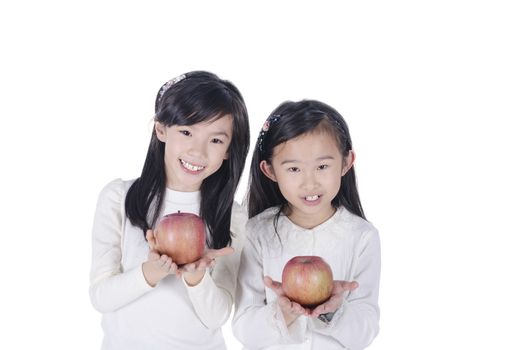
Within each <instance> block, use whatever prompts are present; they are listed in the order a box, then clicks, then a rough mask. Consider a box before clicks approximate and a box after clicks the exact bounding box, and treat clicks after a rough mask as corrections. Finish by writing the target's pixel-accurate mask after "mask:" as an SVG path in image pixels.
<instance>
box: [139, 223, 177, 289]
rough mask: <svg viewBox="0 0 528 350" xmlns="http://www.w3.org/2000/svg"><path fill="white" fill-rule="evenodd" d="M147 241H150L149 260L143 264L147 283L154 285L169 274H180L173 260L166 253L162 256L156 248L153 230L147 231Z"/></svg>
mask: <svg viewBox="0 0 528 350" xmlns="http://www.w3.org/2000/svg"><path fill="white" fill-rule="evenodd" d="M147 242H148V243H149V248H150V251H149V254H148V259H147V261H145V262H144V263H143V265H142V270H143V276H144V277H145V280H146V281H147V283H148V284H149V285H150V286H151V287H154V286H156V285H157V284H158V282H159V281H161V280H162V279H164V278H165V277H166V276H167V275H169V274H176V275H179V271H178V267H177V266H176V264H175V263H174V262H172V259H171V258H170V257H168V256H167V255H165V254H163V255H161V256H160V254H159V253H158V252H157V251H156V250H155V249H154V247H155V238H154V235H153V233H152V230H148V231H147Z"/></svg>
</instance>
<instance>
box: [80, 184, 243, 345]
mask: <svg viewBox="0 0 528 350" xmlns="http://www.w3.org/2000/svg"><path fill="white" fill-rule="evenodd" d="M132 182H133V181H126V182H125V181H122V180H120V179H118V180H115V181H112V182H111V183H109V184H108V185H107V186H106V187H105V188H104V189H103V190H102V191H101V194H100V196H99V200H98V203H97V208H96V212H95V219H94V225H93V234H92V235H93V251H92V253H93V254H92V268H91V273H90V298H91V301H92V304H93V305H94V307H95V308H96V309H97V310H98V311H100V312H101V313H103V320H102V327H103V330H104V339H103V346H102V349H127V350H134V349H138V350H140V349H156V350H165V349H166V350H169V349H171V350H173V349H225V348H226V347H225V342H224V340H223V336H222V333H221V326H222V325H223V324H224V323H225V322H226V321H227V320H228V318H229V315H230V312H231V306H232V304H233V295H234V292H235V285H236V274H237V271H238V265H239V259H240V251H241V248H242V246H243V240H244V225H245V222H246V220H247V214H246V213H245V211H244V210H243V209H242V208H241V207H240V206H239V205H237V204H236V203H235V204H234V205H233V215H232V219H231V231H232V232H233V233H234V237H233V242H232V247H233V248H234V249H235V252H234V253H233V254H231V255H229V256H225V257H221V258H217V264H216V265H215V267H214V269H213V271H212V272H211V271H209V273H206V274H205V276H204V278H203V279H202V281H201V282H200V283H199V284H198V285H196V286H194V287H190V286H188V285H187V284H186V283H185V281H184V280H183V279H182V278H180V279H178V278H176V277H175V276H174V275H169V276H167V277H166V278H165V279H163V280H162V281H160V282H159V283H158V285H157V286H156V287H154V288H152V287H150V286H149V285H148V284H147V282H146V281H145V278H144V276H143V272H142V267H141V266H142V263H143V262H145V261H146V260H147V254H148V244H147V242H146V240H145V238H144V235H143V231H142V230H141V229H139V228H137V227H135V226H132V224H131V223H130V221H129V220H128V218H127V217H126V215H125V210H124V202H125V196H126V192H127V191H128V188H129V187H130V185H131V184H132ZM199 208H200V192H176V191H172V190H169V189H167V190H166V192H165V201H164V203H163V207H162V215H165V214H168V213H173V212H177V211H178V210H179V211H181V212H190V213H195V214H199Z"/></svg>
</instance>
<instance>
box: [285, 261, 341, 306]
mask: <svg viewBox="0 0 528 350" xmlns="http://www.w3.org/2000/svg"><path fill="white" fill-rule="evenodd" d="M333 286H334V277H333V275H332V269H331V268H330V265H328V264H327V263H326V262H325V261H324V260H323V259H322V258H321V257H318V256H296V257H294V258H292V259H290V260H289V261H288V262H287V263H286V265H285V266H284V269H283V271H282V290H283V291H284V293H285V294H286V296H287V297H288V299H290V300H291V301H294V302H296V303H298V304H300V305H302V306H303V307H306V308H314V307H316V306H317V305H320V304H322V303H324V302H325V301H327V300H328V299H329V298H330V296H331V295H332V288H333Z"/></svg>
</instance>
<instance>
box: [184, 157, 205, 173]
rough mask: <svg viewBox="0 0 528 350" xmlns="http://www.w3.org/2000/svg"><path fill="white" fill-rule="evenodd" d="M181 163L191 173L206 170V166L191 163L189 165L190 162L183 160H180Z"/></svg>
mask: <svg viewBox="0 0 528 350" xmlns="http://www.w3.org/2000/svg"><path fill="white" fill-rule="evenodd" d="M180 163H181V165H182V166H183V167H184V168H185V169H187V170H190V171H194V172H196V171H200V170H203V169H204V168H205V166H201V165H194V164H191V163H188V162H186V161H184V160H183V159H180Z"/></svg>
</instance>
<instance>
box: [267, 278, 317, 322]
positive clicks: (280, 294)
mask: <svg viewBox="0 0 528 350" xmlns="http://www.w3.org/2000/svg"><path fill="white" fill-rule="evenodd" d="M264 285H265V286H266V287H268V288H269V289H271V290H272V291H273V292H274V293H275V294H277V304H278V305H279V307H280V309H281V312H282V316H283V317H284V321H285V322H286V325H287V326H289V325H290V324H292V323H293V321H295V320H296V319H297V318H298V317H299V316H301V315H308V312H309V310H307V309H305V308H304V307H302V306H301V305H300V304H298V303H296V302H294V301H291V300H290V299H288V298H287V297H286V295H285V294H284V291H283V290H282V283H280V282H277V281H274V280H272V279H271V277H269V276H264Z"/></svg>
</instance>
